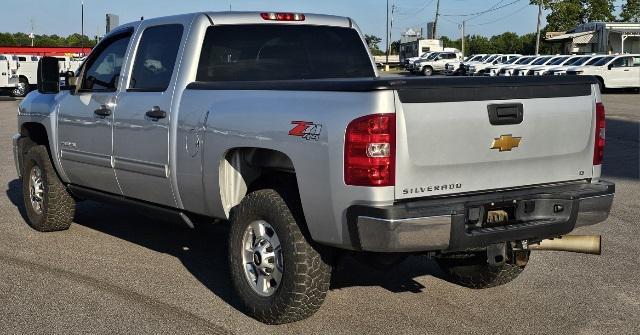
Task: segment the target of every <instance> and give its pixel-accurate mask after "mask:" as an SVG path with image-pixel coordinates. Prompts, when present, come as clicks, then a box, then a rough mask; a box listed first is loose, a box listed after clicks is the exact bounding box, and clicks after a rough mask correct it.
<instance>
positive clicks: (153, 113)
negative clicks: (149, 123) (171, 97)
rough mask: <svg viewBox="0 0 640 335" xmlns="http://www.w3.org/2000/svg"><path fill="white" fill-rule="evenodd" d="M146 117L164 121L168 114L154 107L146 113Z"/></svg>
mask: <svg viewBox="0 0 640 335" xmlns="http://www.w3.org/2000/svg"><path fill="white" fill-rule="evenodd" d="M146 115H147V116H148V117H150V118H152V119H164V118H165V117H167V112H165V111H163V110H162V109H160V107H158V106H153V108H151V110H150V111H148V112H147V113H146Z"/></svg>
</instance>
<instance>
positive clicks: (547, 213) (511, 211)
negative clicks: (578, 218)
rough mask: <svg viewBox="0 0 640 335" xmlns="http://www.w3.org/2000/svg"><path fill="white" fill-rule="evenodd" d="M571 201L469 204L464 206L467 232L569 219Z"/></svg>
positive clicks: (553, 222)
mask: <svg viewBox="0 0 640 335" xmlns="http://www.w3.org/2000/svg"><path fill="white" fill-rule="evenodd" d="M572 210H573V201H572V200H567V199H522V200H509V201H500V202H487V203H479V204H469V205H467V206H466V218H465V232H466V233H467V234H471V235H473V234H475V233H488V232H497V231H504V230H510V229H518V228H522V227H531V226H537V225H542V224H556V223H561V222H566V221H567V220H569V219H570V216H571V212H572Z"/></svg>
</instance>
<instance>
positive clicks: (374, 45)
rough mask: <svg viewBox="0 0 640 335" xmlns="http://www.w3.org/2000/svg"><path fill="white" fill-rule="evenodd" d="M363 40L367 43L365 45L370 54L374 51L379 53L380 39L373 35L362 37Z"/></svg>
mask: <svg viewBox="0 0 640 335" xmlns="http://www.w3.org/2000/svg"><path fill="white" fill-rule="evenodd" d="M364 40H365V41H366V42H367V45H368V46H369V49H371V51H372V52H373V51H376V50H377V51H380V47H379V46H378V45H379V44H380V42H382V39H381V38H380V37H378V36H375V35H364Z"/></svg>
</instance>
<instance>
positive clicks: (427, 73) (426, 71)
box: [422, 66, 433, 77]
mask: <svg viewBox="0 0 640 335" xmlns="http://www.w3.org/2000/svg"><path fill="white" fill-rule="evenodd" d="M422 75H423V76H426V77H430V76H432V75H433V69H432V68H431V66H425V67H424V68H422Z"/></svg>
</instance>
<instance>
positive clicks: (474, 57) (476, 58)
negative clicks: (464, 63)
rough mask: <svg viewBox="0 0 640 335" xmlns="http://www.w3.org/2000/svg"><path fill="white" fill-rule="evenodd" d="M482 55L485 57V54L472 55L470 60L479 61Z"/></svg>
mask: <svg viewBox="0 0 640 335" xmlns="http://www.w3.org/2000/svg"><path fill="white" fill-rule="evenodd" d="M482 57H484V56H480V55H475V56H473V57H471V59H469V62H477V61H479V60H480V59H482Z"/></svg>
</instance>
